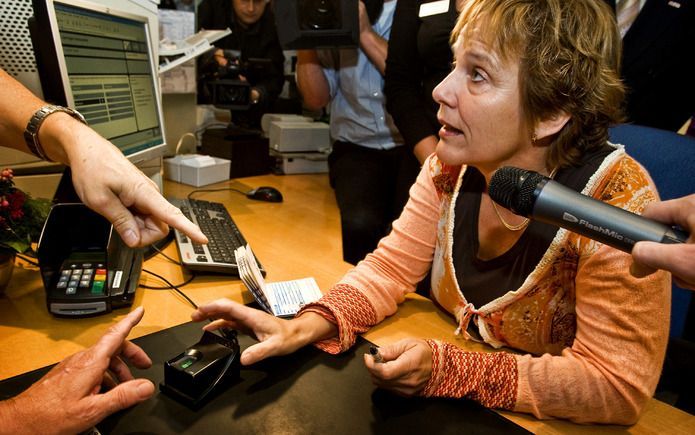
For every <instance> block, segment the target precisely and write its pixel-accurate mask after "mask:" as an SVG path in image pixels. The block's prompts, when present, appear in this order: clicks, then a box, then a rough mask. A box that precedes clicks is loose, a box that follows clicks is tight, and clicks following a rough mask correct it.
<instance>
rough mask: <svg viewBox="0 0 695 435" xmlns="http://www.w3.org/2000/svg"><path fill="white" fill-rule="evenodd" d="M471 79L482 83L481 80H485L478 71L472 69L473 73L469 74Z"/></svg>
mask: <svg viewBox="0 0 695 435" xmlns="http://www.w3.org/2000/svg"><path fill="white" fill-rule="evenodd" d="M471 79H472V80H473V81H474V82H482V81H483V80H485V77H484V76H483V75H482V74H481V73H480V71H479V70H477V69H474V70H473V72H472V73H471Z"/></svg>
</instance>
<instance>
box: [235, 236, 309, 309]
mask: <svg viewBox="0 0 695 435" xmlns="http://www.w3.org/2000/svg"><path fill="white" fill-rule="evenodd" d="M234 256H235V257H236V262H237V267H238V268H239V277H240V278H241V280H242V281H243V282H244V284H245V285H246V287H247V288H248V289H249V290H250V291H251V294H253V297H254V299H256V302H257V303H258V305H260V306H261V307H262V308H263V309H264V310H265V311H267V312H269V313H271V314H272V315H274V316H277V317H291V316H294V315H295V314H297V311H299V309H300V308H302V306H304V305H306V304H308V303H310V302H314V301H317V300H318V299H319V298H320V297H321V296H322V293H321V290H319V286H318V284H316V281H315V280H314V278H304V279H295V280H292V281H282V282H274V283H266V282H265V280H264V279H263V275H261V271H260V270H259V269H258V263H257V262H256V257H255V256H254V255H253V252H252V251H251V247H250V246H249V245H246V246H241V247H239V248H237V249H236V250H235V251H234Z"/></svg>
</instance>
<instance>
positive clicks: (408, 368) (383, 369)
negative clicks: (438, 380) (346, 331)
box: [364, 338, 432, 396]
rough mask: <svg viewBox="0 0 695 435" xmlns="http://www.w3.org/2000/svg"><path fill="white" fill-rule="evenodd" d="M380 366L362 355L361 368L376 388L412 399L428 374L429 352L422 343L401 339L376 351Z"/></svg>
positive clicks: (422, 341)
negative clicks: (380, 360)
mask: <svg viewBox="0 0 695 435" xmlns="http://www.w3.org/2000/svg"><path fill="white" fill-rule="evenodd" d="M379 353H380V354H381V357H382V358H383V360H384V362H383V363H378V362H375V361H374V358H372V356H371V355H369V354H365V355H364V365H366V366H367V370H369V373H370V374H371V375H372V382H374V385H376V386H377V387H379V388H384V389H387V390H392V391H394V392H396V393H398V394H401V395H404V396H412V395H414V394H416V393H417V392H419V391H420V390H422V389H423V388H425V385H426V384H427V381H428V380H429V379H430V375H431V374H432V349H431V348H430V346H429V345H428V344H427V342H426V341H424V340H416V339H412V338H411V339H405V340H401V341H399V342H398V343H395V344H393V345H390V346H384V347H381V348H379Z"/></svg>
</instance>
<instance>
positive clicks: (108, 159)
mask: <svg viewBox="0 0 695 435" xmlns="http://www.w3.org/2000/svg"><path fill="white" fill-rule="evenodd" d="M53 116H55V115H53ZM49 120H50V117H49V118H48V119H47V121H49ZM73 125H74V126H75V127H74V129H73V130H72V132H71V133H72V134H73V137H72V138H71V142H72V144H71V145H70V146H67V147H66V148H65V149H66V154H67V157H68V163H69V165H70V167H71V169H72V180H73V184H74V186H75V190H76V192H77V194H78V195H79V197H80V198H81V199H82V201H83V202H84V203H85V205H87V207H89V208H91V209H92V210H94V211H96V212H97V213H99V214H101V215H102V216H104V217H105V218H106V219H108V220H109V221H110V222H111V223H112V224H113V225H114V228H115V229H116V231H118V233H119V234H120V235H121V237H122V238H123V240H124V241H125V243H126V244H127V245H128V246H131V247H142V246H147V245H149V244H151V243H152V242H155V241H157V240H159V239H161V238H163V237H164V236H166V234H167V232H168V231H169V228H168V225H170V226H172V227H174V228H177V229H179V230H180V231H182V232H184V233H185V234H187V235H188V236H189V237H191V239H193V240H194V241H196V242H198V243H207V238H206V237H205V235H203V233H202V232H201V231H200V229H199V228H198V227H197V226H196V225H195V224H193V223H192V222H191V221H189V220H188V219H186V217H185V216H184V215H183V214H182V213H181V211H180V210H179V209H178V208H176V207H174V206H173V205H172V204H170V203H169V202H168V201H167V200H166V199H164V197H162V195H161V194H160V193H159V189H157V186H156V185H155V184H154V182H152V180H150V179H149V178H147V177H146V176H145V175H144V174H143V173H142V172H141V171H140V170H138V169H137V168H136V167H135V166H134V165H133V164H132V163H130V162H129V161H128V160H127V159H125V158H124V157H123V155H122V153H121V152H120V151H119V150H118V149H117V148H116V147H115V146H113V145H112V144H111V143H110V142H108V141H107V140H106V139H104V138H102V137H101V136H99V134H97V133H96V132H95V131H94V130H92V129H90V128H87V127H86V126H82V125H81V124H79V123H77V122H75V124H73ZM78 128H79V130H78ZM66 140H68V139H66Z"/></svg>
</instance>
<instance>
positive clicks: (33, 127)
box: [24, 104, 87, 162]
mask: <svg viewBox="0 0 695 435" xmlns="http://www.w3.org/2000/svg"><path fill="white" fill-rule="evenodd" d="M56 112H63V113H67V114H68V115H70V116H72V117H73V118H75V119H77V120H78V121H80V122H82V123H83V124H87V121H86V120H85V119H84V116H82V114H81V113H80V112H78V111H77V110H73V109H70V108H69V107H63V106H56V105H53V104H48V105H45V106H43V107H41V108H40V109H39V110H37V111H36V112H34V114H33V115H32V117H31V119H30V120H29V123H28V124H27V128H26V129H25V130H24V140H25V141H26V143H27V147H29V151H31V153H32V154H34V155H35V156H37V157H39V158H41V159H43V160H47V161H49V162H50V161H52V160H51V159H50V158H49V157H48V155H47V154H46V151H44V149H43V147H42V146H41V142H40V141H39V129H40V128H41V124H43V121H44V120H45V119H46V118H47V117H49V116H50V115H52V114H53V113H56Z"/></svg>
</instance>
